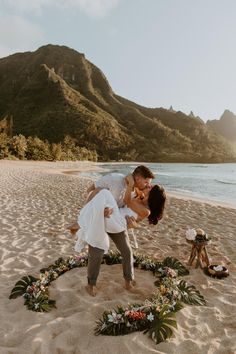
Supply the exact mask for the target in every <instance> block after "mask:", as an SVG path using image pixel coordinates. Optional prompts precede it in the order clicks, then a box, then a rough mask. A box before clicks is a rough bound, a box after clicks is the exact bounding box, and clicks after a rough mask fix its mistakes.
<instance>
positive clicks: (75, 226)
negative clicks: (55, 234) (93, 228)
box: [67, 222, 79, 235]
mask: <svg viewBox="0 0 236 354" xmlns="http://www.w3.org/2000/svg"><path fill="white" fill-rule="evenodd" d="M67 229H68V230H70V232H71V234H72V235H74V234H76V232H77V231H78V230H79V224H78V223H77V222H75V223H74V224H72V225H70V226H68V227H67Z"/></svg>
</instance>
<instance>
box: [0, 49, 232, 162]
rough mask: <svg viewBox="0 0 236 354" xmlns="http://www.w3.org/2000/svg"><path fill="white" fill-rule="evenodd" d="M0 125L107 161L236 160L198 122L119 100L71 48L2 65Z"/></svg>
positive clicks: (228, 148)
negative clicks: (69, 142)
mask: <svg viewBox="0 0 236 354" xmlns="http://www.w3.org/2000/svg"><path fill="white" fill-rule="evenodd" d="M0 119H1V122H0V132H1V129H4V125H6V121H7V122H8V131H10V133H11V134H12V135H15V134H23V135H25V136H38V137H39V138H40V139H47V140H48V141H49V142H55V143H57V142H60V141H62V140H63V139H64V137H65V136H66V135H70V136H71V137H72V138H74V139H76V143H77V144H78V145H79V146H85V147H87V148H88V149H95V150H96V151H97V152H98V154H99V157H100V159H103V160H105V159H116V160H117V159H118V160H119V159H123V160H139V161H166V162H167V161H173V162H182V161H184V162H224V161H236V156H235V155H234V154H233V152H232V149H231V146H230V144H229V143H228V142H227V141H226V139H224V138H223V137H221V136H220V135H218V134H217V133H215V132H214V131H212V130H211V129H209V128H208V126H207V125H206V124H205V123H204V122H203V121H202V120H201V119H200V118H199V117H194V116H193V115H190V116H188V115H185V114H183V113H182V112H175V111H173V109H170V110H166V109H163V108H146V107H142V106H140V105H138V104H136V103H134V102H131V101H129V100H127V99H125V98H123V97H120V96H118V95H116V94H115V93H114V92H113V90H112V88H111V87H110V85H109V83H108V81H107V79H106V77H105V76H104V74H103V73H102V72H101V70H99V69H98V68H97V67H96V66H95V65H93V64H92V63H91V62H89V61H88V60H87V59H86V58H85V56H84V54H81V53H78V52H76V51H75V50H73V49H70V48H68V47H65V46H57V45H46V46H43V47H41V48H39V49H38V50H36V51H35V52H26V53H17V54H14V55H11V56H8V57H6V58H3V59H0ZM1 125H2V127H3V128H1Z"/></svg>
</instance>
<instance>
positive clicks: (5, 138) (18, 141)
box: [0, 132, 98, 161]
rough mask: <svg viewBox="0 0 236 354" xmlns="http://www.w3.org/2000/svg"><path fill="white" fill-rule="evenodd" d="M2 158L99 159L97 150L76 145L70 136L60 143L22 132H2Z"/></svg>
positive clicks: (0, 136) (47, 159) (0, 145)
mask: <svg viewBox="0 0 236 354" xmlns="http://www.w3.org/2000/svg"><path fill="white" fill-rule="evenodd" d="M0 159H12V160H14V159H19V160H44V161H78V160H90V161H97V159H98V155H97V152H96V151H95V150H89V149H87V148H86V147H80V146H78V145H76V142H75V140H74V139H73V138H71V137H70V136H66V137H65V138H64V140H63V141H62V142H60V143H49V142H48V141H47V140H41V139H39V138H38V137H32V136H29V137H25V136H24V135H22V134H19V135H14V136H13V137H10V136H9V135H7V134H6V133H4V132H3V133H0Z"/></svg>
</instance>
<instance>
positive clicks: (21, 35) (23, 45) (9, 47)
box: [0, 16, 44, 57]
mask: <svg viewBox="0 0 236 354" xmlns="http://www.w3.org/2000/svg"><path fill="white" fill-rule="evenodd" d="M0 28H1V30H0V43H1V45H0V57H3V56H6V55H9V54H12V53H15V52H19V51H27V50H31V49H35V47H36V46H37V45H38V46H39V45H41V44H42V43H43V42H44V33H43V31H42V30H41V29H40V27H38V26H37V25H35V24H33V23H32V22H30V21H28V20H26V19H23V18H22V17H19V16H4V18H3V17H0Z"/></svg>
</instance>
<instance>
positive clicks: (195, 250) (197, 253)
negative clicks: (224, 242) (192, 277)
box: [187, 240, 210, 268]
mask: <svg viewBox="0 0 236 354" xmlns="http://www.w3.org/2000/svg"><path fill="white" fill-rule="evenodd" d="M187 242H188V243H191V244H192V249H191V254H190V257H189V260H188V265H192V264H193V261H194V259H195V258H197V260H196V266H195V268H198V266H200V267H201V268H204V263H205V264H206V266H207V267H208V266H209V265H210V261H209V257H208V254H207V250H206V245H207V244H208V241H203V242H196V241H189V240H187Z"/></svg>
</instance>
